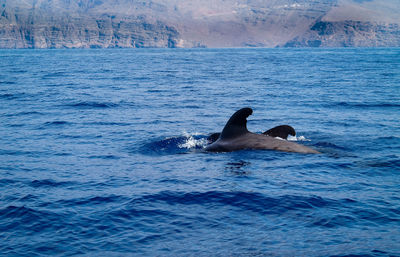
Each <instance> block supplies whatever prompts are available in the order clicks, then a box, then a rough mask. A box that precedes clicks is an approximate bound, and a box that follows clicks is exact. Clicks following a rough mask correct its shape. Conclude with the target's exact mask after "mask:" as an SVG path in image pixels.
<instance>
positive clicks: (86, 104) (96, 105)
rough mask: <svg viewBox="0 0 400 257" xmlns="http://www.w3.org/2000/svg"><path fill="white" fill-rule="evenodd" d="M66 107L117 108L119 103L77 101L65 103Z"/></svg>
mask: <svg viewBox="0 0 400 257" xmlns="http://www.w3.org/2000/svg"><path fill="white" fill-rule="evenodd" d="M63 106H65V107H74V108H79V109H107V108H115V107H118V106H119V104H116V103H110V102H92V101H85V102H76V103H68V104H64V105H63Z"/></svg>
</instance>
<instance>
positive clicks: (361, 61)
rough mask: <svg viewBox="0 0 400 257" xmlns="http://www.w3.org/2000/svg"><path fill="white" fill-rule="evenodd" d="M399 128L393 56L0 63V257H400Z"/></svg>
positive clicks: (202, 55) (296, 54) (271, 54)
mask: <svg viewBox="0 0 400 257" xmlns="http://www.w3.org/2000/svg"><path fill="white" fill-rule="evenodd" d="M243 107H250V108H252V109H253V114H252V115H251V116H250V117H249V118H248V124H247V126H248V129H249V130H250V131H252V132H255V133H261V132H263V131H266V130H268V129H270V128H272V127H275V126H278V125H283V124H288V125H290V126H292V127H294V128H295V130H296V132H297V135H296V136H295V137H291V138H290V139H289V140H291V141H295V142H297V143H299V144H303V145H306V146H308V147H311V148H314V149H316V150H318V151H320V152H321V154H299V153H285V152H278V151H270V150H242V151H236V152H228V153H208V152H205V151H204V147H205V146H206V145H207V137H208V135H210V134H211V133H214V132H220V131H221V130H222V128H223V127H224V125H225V123H226V122H227V120H228V119H229V117H230V116H231V115H232V114H233V113H234V112H235V111H236V110H239V109H240V108H243ZM399 120H400V49H399V48H364V49H358V48H339V49H247V48H243V49H90V50H84V49H72V50H0V138H1V139H0V142H1V143H0V255H1V256H30V257H31V256H49V255H50V256H74V255H76V256H400V121H399Z"/></svg>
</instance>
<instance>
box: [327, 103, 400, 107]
mask: <svg viewBox="0 0 400 257" xmlns="http://www.w3.org/2000/svg"><path fill="white" fill-rule="evenodd" d="M327 107H342V108H343V107H345V108H346V107H348V108H399V107H400V104H398V103H390V102H389V103H384V102H382V103H379V102H378V103H368V102H365V103H362V102H335V103H331V104H328V105H327Z"/></svg>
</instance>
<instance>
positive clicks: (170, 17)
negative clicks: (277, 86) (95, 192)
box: [0, 0, 400, 48]
mask: <svg viewBox="0 0 400 257" xmlns="http://www.w3.org/2000/svg"><path fill="white" fill-rule="evenodd" d="M396 1H398V0H368V1H361V0H279V1H278V0H200V1H184V0H147V1H145V0H0V48H112V47H277V46H280V47H343V46H353V47H357V46H364V47H365V46H400V25H399V24H400V17H399V15H397V14H398V13H399V12H400V6H399V5H398V3H397V2H396Z"/></svg>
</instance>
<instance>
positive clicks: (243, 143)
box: [205, 108, 319, 153]
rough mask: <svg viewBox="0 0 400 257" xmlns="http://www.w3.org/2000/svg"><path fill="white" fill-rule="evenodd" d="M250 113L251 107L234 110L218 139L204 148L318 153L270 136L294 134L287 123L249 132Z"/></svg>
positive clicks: (214, 150)
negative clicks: (258, 131)
mask: <svg viewBox="0 0 400 257" xmlns="http://www.w3.org/2000/svg"><path fill="white" fill-rule="evenodd" d="M252 113H253V110H252V109H251V108H243V109H240V110H239V111H237V112H235V113H234V114H233V115H232V116H231V118H230V119H229V120H228V122H227V123H226V125H225V127H224V129H223V130H222V132H221V134H220V135H219V137H218V139H217V140H216V141H215V142H213V143H212V144H210V145H208V146H207V147H206V148H205V150H206V151H211V152H231V151H237V150H242V149H267V150H277V151H284V152H296V153H319V152H318V151H316V150H314V149H311V148H309V147H306V146H303V145H299V144H296V143H293V142H289V141H286V140H281V139H277V138H274V137H273V136H270V135H276V134H278V136H279V134H280V135H281V136H283V137H285V135H286V137H287V134H292V133H294V134H295V132H294V129H293V128H292V127H290V126H287V125H282V127H281V126H278V127H276V128H273V129H271V130H272V131H271V130H268V131H269V133H267V132H268V131H266V132H264V134H255V133H252V132H249V131H248V130H247V117H248V116H250V115H251V114H252ZM279 127H281V128H279ZM292 129H293V131H292ZM285 131H286V132H285ZM278 132H279V133H278ZM281 133H283V134H281ZM286 133H287V134H286Z"/></svg>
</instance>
